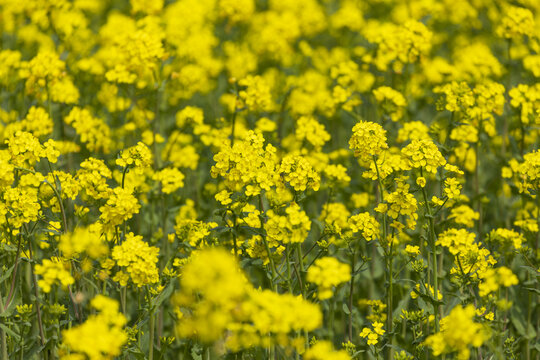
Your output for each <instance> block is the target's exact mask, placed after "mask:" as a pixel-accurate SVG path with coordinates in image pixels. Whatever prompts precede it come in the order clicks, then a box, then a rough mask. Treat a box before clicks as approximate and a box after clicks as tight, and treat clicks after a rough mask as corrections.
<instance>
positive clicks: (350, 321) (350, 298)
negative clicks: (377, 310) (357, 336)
mask: <svg viewBox="0 0 540 360" xmlns="http://www.w3.org/2000/svg"><path fill="white" fill-rule="evenodd" d="M355 260H356V253H355V252H354V251H353V253H352V256H351V284H350V287H349V305H348V306H349V326H348V328H349V341H351V342H352V341H353V336H352V333H353V324H352V322H353V318H352V303H353V297H354V275H355V272H354V267H355V265H356V264H355Z"/></svg>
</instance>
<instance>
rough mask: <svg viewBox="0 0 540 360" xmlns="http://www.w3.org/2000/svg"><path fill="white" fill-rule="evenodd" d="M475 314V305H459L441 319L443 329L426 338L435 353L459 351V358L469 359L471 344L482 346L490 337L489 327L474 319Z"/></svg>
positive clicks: (437, 354) (427, 343)
mask: <svg viewBox="0 0 540 360" xmlns="http://www.w3.org/2000/svg"><path fill="white" fill-rule="evenodd" d="M475 314H476V310H475V308H474V306H473V305H468V306H467V307H465V308H463V307H461V306H460V305H458V306H456V307H455V308H454V309H452V311H451V312H450V314H449V315H448V316H446V317H445V318H443V319H442V320H441V322H440V325H441V331H440V332H438V333H436V334H434V335H431V336H429V337H428V338H427V339H426V345H428V346H430V347H431V348H432V349H433V355H435V356H439V355H441V354H448V353H452V352H458V359H463V360H465V359H469V356H470V350H469V346H474V347H480V346H482V344H483V343H484V342H485V341H486V340H487V339H488V338H489V333H488V331H487V329H486V328H484V327H483V326H482V325H481V324H478V323H475V322H474V321H473V319H474V316H475Z"/></svg>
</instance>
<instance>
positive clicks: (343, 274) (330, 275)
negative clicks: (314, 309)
mask: <svg viewBox="0 0 540 360" xmlns="http://www.w3.org/2000/svg"><path fill="white" fill-rule="evenodd" d="M350 279H351V268H350V266H349V265H347V264H343V263H341V262H339V261H338V260H337V259H336V258H333V257H323V258H321V259H317V260H316V261H315V263H314V264H313V266H311V267H310V268H309V270H308V273H307V281H309V282H311V283H314V284H316V285H317V287H318V291H319V293H318V296H319V299H321V300H326V299H329V298H331V297H332V293H333V292H332V289H333V288H334V287H336V286H338V285H340V284H342V283H344V282H347V281H349V280H350Z"/></svg>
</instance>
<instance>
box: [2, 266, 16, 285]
mask: <svg viewBox="0 0 540 360" xmlns="http://www.w3.org/2000/svg"><path fill="white" fill-rule="evenodd" d="M14 268H15V264H13V266H12V267H10V268H9V269H7V270H6V272H5V273H3V274H2V276H0V283H3V282H4V281H6V279H7V278H8V277H9V275H11V273H12V272H13V269H14Z"/></svg>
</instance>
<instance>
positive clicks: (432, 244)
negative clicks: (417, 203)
mask: <svg viewBox="0 0 540 360" xmlns="http://www.w3.org/2000/svg"><path fill="white" fill-rule="evenodd" d="M420 176H422V177H423V176H424V173H423V171H422V168H420ZM422 195H423V197H424V206H425V207H426V212H427V214H428V216H427V218H428V222H429V229H428V240H429V245H430V247H431V251H432V254H431V255H432V261H431V266H432V272H433V297H434V301H435V302H438V301H439V297H438V289H439V283H438V282H439V279H438V274H437V251H436V247H435V225H434V223H433V215H432V214H431V207H430V206H429V202H428V198H427V193H426V188H425V187H423V188H422ZM435 302H434V303H433V312H434V316H435V332H439V306H438V305H436V304H435Z"/></svg>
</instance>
